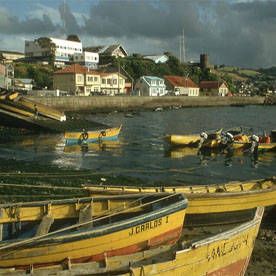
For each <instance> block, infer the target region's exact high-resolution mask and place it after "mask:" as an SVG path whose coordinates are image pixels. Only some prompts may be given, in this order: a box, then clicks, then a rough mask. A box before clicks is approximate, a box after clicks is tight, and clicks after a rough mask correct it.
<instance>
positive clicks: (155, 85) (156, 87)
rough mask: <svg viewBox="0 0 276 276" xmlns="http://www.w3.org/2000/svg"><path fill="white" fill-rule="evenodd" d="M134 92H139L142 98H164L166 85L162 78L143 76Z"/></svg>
mask: <svg viewBox="0 0 276 276" xmlns="http://www.w3.org/2000/svg"><path fill="white" fill-rule="evenodd" d="M134 90H136V91H139V95H140V96H164V95H165V94H166V85H165V82H164V79H162V78H158V77H152V76H143V77H140V79H139V80H138V81H137V82H136V84H135V86H134Z"/></svg>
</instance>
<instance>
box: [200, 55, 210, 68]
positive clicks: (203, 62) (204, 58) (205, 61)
mask: <svg viewBox="0 0 276 276" xmlns="http://www.w3.org/2000/svg"><path fill="white" fill-rule="evenodd" d="M200 67H201V69H207V68H208V67H209V55H208V54H201V55H200Z"/></svg>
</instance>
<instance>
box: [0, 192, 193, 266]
mask: <svg viewBox="0 0 276 276" xmlns="http://www.w3.org/2000/svg"><path fill="white" fill-rule="evenodd" d="M178 196H180V197H179V201H178V199H177V202H175V203H173V204H171V205H170V206H168V207H164V206H163V207H162V208H160V209H156V206H159V205H158V204H157V205H156V206H155V207H154V205H152V208H153V209H154V210H153V211H150V212H148V213H143V214H141V215H139V216H133V217H132V216H131V217H130V218H127V219H123V220H119V221H116V222H112V223H110V224H107V225H102V224H99V225H97V226H95V227H93V226H89V227H88V229H79V228H76V231H70V232H69V230H68V229H66V228H65V230H63V231H58V232H57V233H56V232H54V233H47V234H45V235H42V236H34V237H32V238H30V239H29V240H12V241H7V242H6V241H2V242H1V243H0V267H2V268H3V267H17V268H21V269H22V268H25V269H26V268H27V267H29V266H30V265H32V266H34V267H40V266H49V265H56V264H60V263H63V262H67V261H68V259H70V261H71V262H72V263H81V262H93V261H99V260H104V258H105V257H106V256H107V257H111V256H115V255H124V254H131V253H135V252H138V251H142V250H148V249H150V248H155V247H158V246H160V245H162V244H173V243H175V242H176V241H177V240H178V239H179V238H180V236H181V233H182V227H183V222H184V218H185V211H186V207H187V204H188V203H187V200H186V198H185V197H183V195H178ZM181 198H182V199H181ZM168 200H169V199H168ZM121 206H123V205H121ZM56 212H57V213H56V219H57V218H58V217H59V216H61V217H62V216H66V215H67V213H66V212H65V213H64V214H63V212H58V211H56ZM37 215H39V214H37ZM30 217H32V216H31V213H30ZM14 219H15V218H14ZM106 219H107V220H108V219H110V217H107V218H106ZM94 222H95V221H94V220H92V223H94ZM90 223H91V222H90ZM76 226H77V227H79V226H78V225H76Z"/></svg>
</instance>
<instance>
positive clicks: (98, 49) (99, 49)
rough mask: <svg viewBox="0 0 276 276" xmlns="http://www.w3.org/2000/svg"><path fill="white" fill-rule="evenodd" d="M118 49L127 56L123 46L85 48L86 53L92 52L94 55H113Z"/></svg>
mask: <svg viewBox="0 0 276 276" xmlns="http://www.w3.org/2000/svg"><path fill="white" fill-rule="evenodd" d="M118 48H121V51H122V52H124V54H125V55H126V56H127V51H126V50H125V48H124V47H123V45H121V44H116V45H102V46H89V47H85V48H84V50H85V51H90V52H94V53H99V54H112V53H113V52H114V51H115V50H117V49H118Z"/></svg>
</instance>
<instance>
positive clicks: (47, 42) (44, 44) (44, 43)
mask: <svg viewBox="0 0 276 276" xmlns="http://www.w3.org/2000/svg"><path fill="white" fill-rule="evenodd" d="M36 42H37V43H38V45H39V46H40V47H41V48H45V49H48V55H49V57H50V64H51V65H52V66H54V64H55V57H56V54H55V53H56V44H55V43H53V42H52V40H51V39H50V38H49V37H40V38H38V39H37V40H36Z"/></svg>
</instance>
